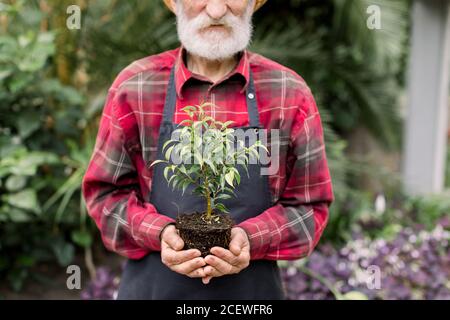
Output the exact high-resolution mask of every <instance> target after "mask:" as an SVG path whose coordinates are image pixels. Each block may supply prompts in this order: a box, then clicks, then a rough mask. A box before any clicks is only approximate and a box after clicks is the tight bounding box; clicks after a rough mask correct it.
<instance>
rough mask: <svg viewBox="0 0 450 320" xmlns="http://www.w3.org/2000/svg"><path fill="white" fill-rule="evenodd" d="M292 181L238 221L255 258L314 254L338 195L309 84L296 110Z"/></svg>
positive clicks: (289, 159) (290, 158)
mask: <svg viewBox="0 0 450 320" xmlns="http://www.w3.org/2000/svg"><path fill="white" fill-rule="evenodd" d="M286 166H287V167H286V173H287V182H286V185H285V187H284V190H282V192H281V195H280V197H279V199H278V201H277V202H276V204H275V205H274V206H272V207H270V208H269V209H267V210H265V211H264V212H263V213H261V214H260V215H258V216H256V217H254V218H250V219H248V220H245V221H243V222H242V223H241V224H239V225H238V226H239V227H242V228H243V229H244V230H245V231H246V232H247V234H248V236H249V239H250V248H251V249H250V250H251V251H250V253H251V259H252V260H255V259H267V260H295V259H299V258H303V257H306V256H308V255H309V254H311V252H312V251H313V249H314V247H315V246H316V245H317V243H318V241H319V239H320V237H321V235H322V233H323V230H324V228H325V226H326V224H327V221H328V208H329V206H330V204H331V202H332V201H333V200H334V195H333V190H332V185H331V178H330V172H329V169H328V165H327V159H326V153H325V144H324V138H323V129H322V123H321V119H320V115H319V112H318V109H317V106H316V103H315V100H314V98H313V96H312V94H311V91H310V90H309V88H308V89H307V90H306V93H305V96H304V98H303V99H302V103H301V105H300V106H299V109H298V111H297V113H296V116H295V119H294V123H293V126H292V130H291V135H290V147H289V149H288V154H287V160H286Z"/></svg>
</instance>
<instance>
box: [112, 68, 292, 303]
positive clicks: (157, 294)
mask: <svg viewBox="0 0 450 320" xmlns="http://www.w3.org/2000/svg"><path fill="white" fill-rule="evenodd" d="M174 77H175V68H174V67H173V68H172V70H171V73H170V79H169V84H168V89H167V94H166V101H165V105H164V112H163V119H162V122H161V126H160V130H159V138H158V150H157V159H163V158H164V155H163V153H162V146H163V144H164V142H165V141H167V140H169V139H170V138H171V135H172V132H173V131H174V130H175V129H177V128H178V124H176V123H174V122H173V116H174V113H175V106H176V91H175V82H174ZM246 97H247V98H246V99H247V109H248V115H249V126H246V127H233V129H238V128H240V129H243V130H256V131H255V132H256V133H257V132H258V130H259V129H262V128H263V127H262V126H261V125H260V121H259V114H258V107H257V102H256V96H255V89H254V82H253V76H252V73H251V72H250V77H249V85H248V87H247V92H246ZM258 137H259V135H258ZM246 140H247V139H246ZM245 144H246V146H247V147H248V143H247V141H245ZM237 169H238V171H239V173H240V175H241V183H240V184H239V185H238V186H237V187H236V188H235V189H234V192H235V194H236V196H233V195H232V198H230V199H226V200H222V201H221V202H222V203H223V204H225V206H226V207H227V208H228V210H229V211H230V215H231V216H232V218H233V219H234V221H235V222H236V223H237V224H238V223H240V222H242V221H244V220H246V219H249V218H252V217H255V216H257V215H259V214H261V213H262V212H263V211H265V210H266V209H268V208H270V207H271V206H272V201H271V194H270V189H269V180H268V176H267V175H264V176H263V175H261V174H260V172H261V171H260V169H261V164H260V163H259V162H258V163H256V164H249V165H248V173H249V175H250V178H248V177H247V173H246V171H245V169H243V168H242V166H240V165H237ZM153 170H154V171H153V180H152V187H151V192H150V194H149V196H148V201H149V202H150V203H152V204H153V205H154V206H155V207H156V209H157V211H158V212H159V213H161V214H165V215H167V216H169V217H171V218H173V219H175V218H176V216H177V215H178V213H191V212H194V211H204V210H205V209H206V204H205V200H204V199H203V198H201V197H200V196H197V195H193V194H191V192H192V190H193V189H194V187H193V186H189V187H188V188H187V189H186V191H185V193H184V195H183V196H182V192H181V191H180V190H178V189H175V190H172V188H169V186H168V185H167V181H166V179H165V178H164V175H163V170H164V166H161V165H157V166H155V167H154V169H153ZM118 299H161V300H162V299H175V300H185V299H186V300H190V299H204V300H209V299H238V300H241V299H244V300H245V299H248V300H257V299H258V300H262V299H271V300H278V299H284V294H283V289H282V284H281V278H280V273H279V269H278V266H277V263H276V261H270V260H252V261H250V265H249V266H248V267H247V268H246V269H244V270H242V271H241V272H240V273H238V274H234V275H226V276H222V277H219V278H213V279H212V280H211V282H210V283H209V284H207V285H204V284H203V283H202V281H201V279H200V278H194V279H192V278H189V277H187V276H184V275H181V274H178V273H176V272H173V271H172V270H170V269H169V268H168V267H166V266H165V265H164V264H163V263H162V262H161V253H160V252H151V253H149V254H148V255H147V256H145V257H143V258H142V259H139V260H131V259H129V260H127V262H126V264H125V269H124V272H123V274H122V279H121V282H120V286H119V293H118Z"/></svg>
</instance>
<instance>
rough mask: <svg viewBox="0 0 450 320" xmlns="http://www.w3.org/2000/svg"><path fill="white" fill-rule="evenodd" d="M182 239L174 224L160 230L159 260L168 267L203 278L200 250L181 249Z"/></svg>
mask: <svg viewBox="0 0 450 320" xmlns="http://www.w3.org/2000/svg"><path fill="white" fill-rule="evenodd" d="M183 247H184V241H183V239H181V237H180V236H179V235H178V232H177V229H176V228H175V226H174V225H172V224H171V225H168V226H167V227H165V228H164V229H163V230H162V232H161V261H162V263H164V264H165V265H166V266H167V267H168V268H169V269H171V270H172V271H175V272H177V273H180V274H183V275H186V276H188V277H190V278H203V277H205V272H204V270H203V267H204V266H205V265H206V262H205V260H204V259H203V258H202V257H201V253H200V250H197V249H189V250H183Z"/></svg>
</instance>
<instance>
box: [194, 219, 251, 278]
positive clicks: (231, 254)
mask: <svg viewBox="0 0 450 320" xmlns="http://www.w3.org/2000/svg"><path fill="white" fill-rule="evenodd" d="M211 253H212V255H207V256H206V257H205V262H206V263H207V264H208V265H207V266H206V267H205V268H204V271H205V277H202V282H203V283H204V284H208V283H209V282H210V281H211V279H212V278H213V277H221V276H223V275H227V274H235V273H239V272H241V270H243V269H245V268H247V267H248V265H249V264H250V241H249V239H248V236H247V233H246V232H245V231H244V229H242V228H239V227H236V228H233V229H231V242H230V250H226V249H224V248H220V247H214V248H211Z"/></svg>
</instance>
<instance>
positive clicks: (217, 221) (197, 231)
mask: <svg viewBox="0 0 450 320" xmlns="http://www.w3.org/2000/svg"><path fill="white" fill-rule="evenodd" d="M233 225H234V221H233V219H232V218H231V216H230V215H229V214H222V213H221V214H213V215H212V219H211V220H210V221H208V220H206V214H205V213H204V212H195V213H193V214H184V215H180V216H178V217H177V219H176V228H177V229H178V230H179V232H180V236H181V238H182V239H183V241H184V249H185V250H187V249H198V250H200V252H201V253H202V257H206V256H207V255H208V254H209V250H210V249H211V248H212V247H222V248H226V249H228V245H229V244H230V240H231V228H232V227H233Z"/></svg>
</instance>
